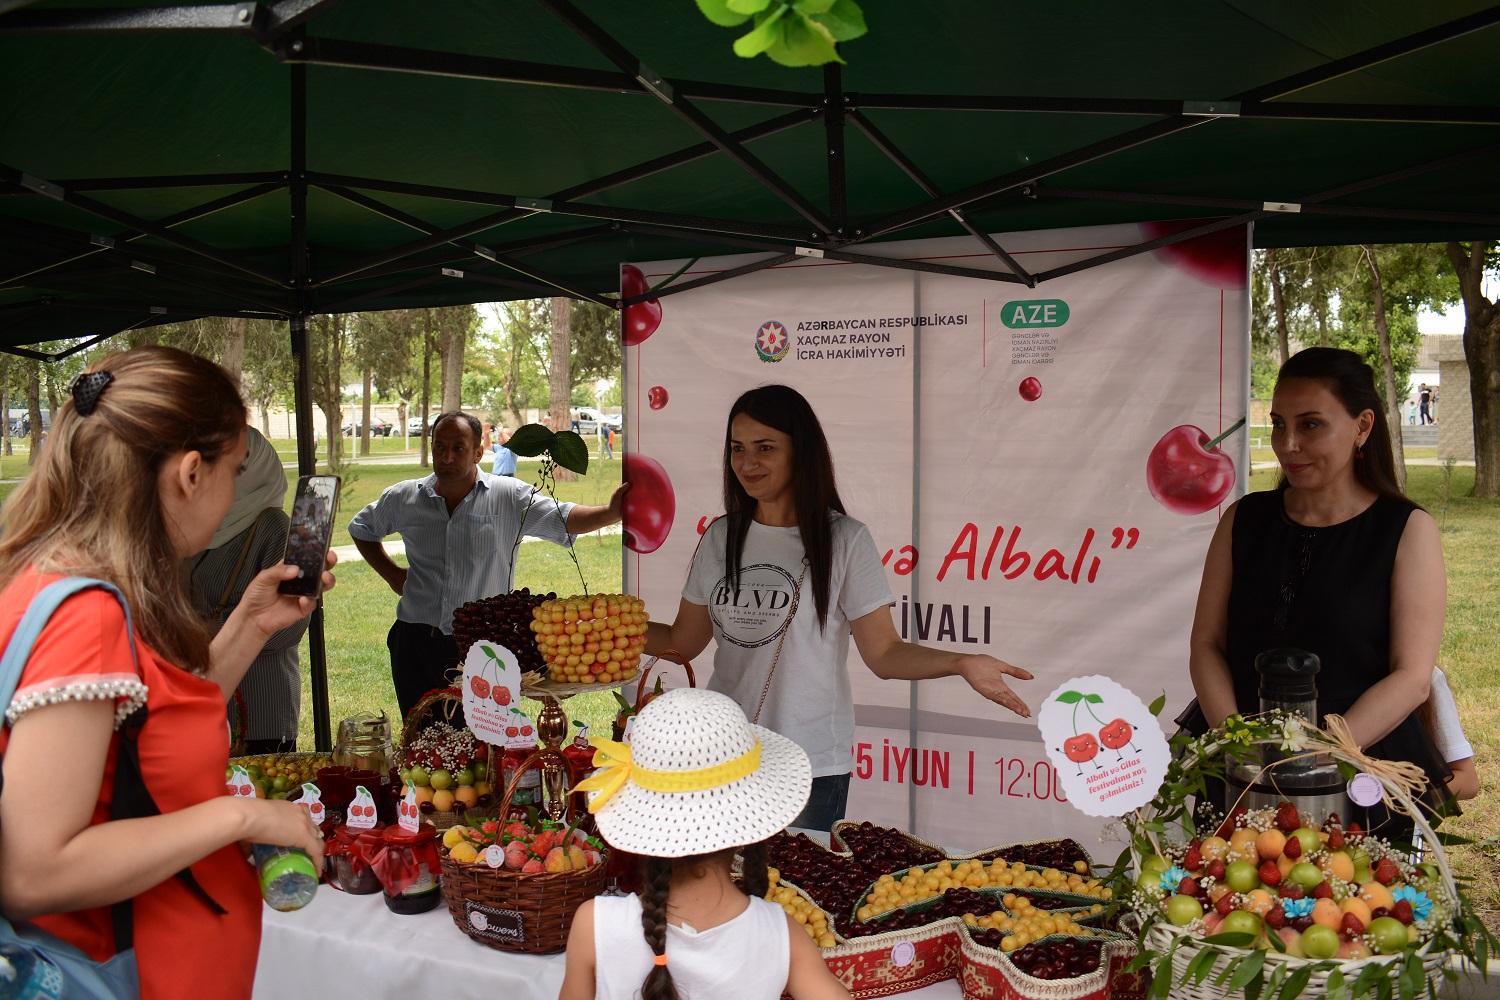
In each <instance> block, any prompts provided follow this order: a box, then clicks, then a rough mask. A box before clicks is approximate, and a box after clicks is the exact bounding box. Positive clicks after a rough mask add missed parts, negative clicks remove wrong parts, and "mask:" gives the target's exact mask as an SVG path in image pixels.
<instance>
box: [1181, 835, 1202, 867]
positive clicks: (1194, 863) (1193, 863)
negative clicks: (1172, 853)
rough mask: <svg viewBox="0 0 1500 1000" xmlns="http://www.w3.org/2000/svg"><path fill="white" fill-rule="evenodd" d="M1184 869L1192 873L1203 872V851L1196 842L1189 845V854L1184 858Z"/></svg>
mask: <svg viewBox="0 0 1500 1000" xmlns="http://www.w3.org/2000/svg"><path fill="white" fill-rule="evenodd" d="M1182 867H1184V868H1186V869H1187V870H1188V871H1190V872H1196V871H1202V870H1203V851H1202V850H1201V849H1200V848H1199V847H1198V842H1197V841H1196V840H1195V841H1193V842H1192V843H1191V844H1189V845H1188V849H1187V854H1185V855H1183V858H1182Z"/></svg>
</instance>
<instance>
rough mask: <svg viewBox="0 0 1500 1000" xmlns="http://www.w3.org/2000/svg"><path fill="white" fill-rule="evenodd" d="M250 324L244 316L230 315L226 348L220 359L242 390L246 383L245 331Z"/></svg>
mask: <svg viewBox="0 0 1500 1000" xmlns="http://www.w3.org/2000/svg"><path fill="white" fill-rule="evenodd" d="M249 326H250V321H249V320H248V319H245V318H244V317H242V316H233V317H230V319H229V331H228V333H227V335H226V336H225V337H224V350H223V354H222V355H221V359H220V361H219V366H220V367H221V368H223V369H224V370H225V371H226V372H228V373H229V377H230V378H232V379H234V384H235V385H237V386H239V387H240V388H241V391H243V390H244V385H245V380H244V377H243V373H244V368H245V331H246V329H248V328H249Z"/></svg>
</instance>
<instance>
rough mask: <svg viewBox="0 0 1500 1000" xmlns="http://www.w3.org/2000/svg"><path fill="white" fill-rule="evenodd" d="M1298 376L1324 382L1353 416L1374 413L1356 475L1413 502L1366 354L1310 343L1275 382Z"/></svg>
mask: <svg viewBox="0 0 1500 1000" xmlns="http://www.w3.org/2000/svg"><path fill="white" fill-rule="evenodd" d="M1297 378H1305V379H1316V380H1317V381H1319V382H1322V383H1323V384H1324V385H1325V386H1327V387H1328V391H1329V392H1331V393H1333V395H1334V397H1335V398H1336V399H1338V401H1339V403H1340V404H1341V405H1342V406H1343V407H1344V411H1345V412H1346V413H1348V414H1349V416H1351V417H1358V416H1359V415H1360V414H1361V413H1363V412H1364V411H1365V410H1369V411H1370V412H1372V413H1374V414H1375V422H1374V424H1373V425H1372V426H1371V427H1370V436H1369V437H1368V438H1366V439H1365V443H1364V446H1363V447H1361V449H1360V452H1361V454H1362V455H1363V458H1361V459H1360V460H1359V461H1356V462H1355V463H1354V478H1355V479H1357V480H1358V481H1359V483H1360V485H1362V486H1364V487H1365V488H1366V489H1368V490H1371V491H1373V492H1375V493H1377V494H1379V495H1380V496H1383V497H1391V498H1392V499H1395V500H1405V501H1407V502H1408V503H1410V502H1411V500H1410V499H1409V498H1408V497H1407V495H1406V494H1405V493H1403V492H1402V491H1401V487H1400V486H1399V485H1397V481H1396V459H1395V456H1394V455H1393V454H1392V451H1391V428H1390V425H1389V424H1388V423H1387V422H1386V419H1385V404H1384V403H1382V402H1381V400H1380V394H1379V393H1378V392H1376V391H1375V372H1374V370H1373V369H1372V368H1371V367H1370V366H1369V365H1367V364H1365V360H1364V358H1361V357H1360V356H1359V355H1358V354H1355V353H1354V352H1353V351H1346V350H1343V349H1341V348H1337V347H1309V348H1307V349H1306V350H1302V351H1298V352H1297V353H1296V354H1293V355H1292V356H1291V357H1290V358H1288V359H1287V362H1286V364H1284V365H1282V366H1281V371H1280V372H1278V373H1277V375H1276V385H1277V387H1278V388H1279V387H1280V386H1281V383H1283V382H1286V381H1287V380H1289V379H1297ZM1282 485H1283V486H1285V485H1286V477H1285V475H1283V476H1282Z"/></svg>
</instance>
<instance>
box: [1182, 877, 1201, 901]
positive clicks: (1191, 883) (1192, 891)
mask: <svg viewBox="0 0 1500 1000" xmlns="http://www.w3.org/2000/svg"><path fill="white" fill-rule="evenodd" d="M1177 891H1178V893H1180V894H1181V895H1183V896H1196V895H1198V894H1199V893H1200V892H1202V891H1203V890H1202V889H1201V888H1200V887H1199V886H1198V880H1197V879H1195V878H1193V876H1191V875H1185V876H1183V879H1182V881H1181V882H1178V883H1177Z"/></svg>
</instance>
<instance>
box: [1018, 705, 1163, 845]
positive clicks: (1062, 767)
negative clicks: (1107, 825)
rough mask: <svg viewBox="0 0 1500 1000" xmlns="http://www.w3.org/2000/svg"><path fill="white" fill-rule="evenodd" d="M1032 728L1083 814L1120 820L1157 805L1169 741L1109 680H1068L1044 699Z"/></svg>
mask: <svg viewBox="0 0 1500 1000" xmlns="http://www.w3.org/2000/svg"><path fill="white" fill-rule="evenodd" d="M1037 725H1038V726H1039V727H1040V729H1041V731H1042V739H1043V741H1044V742H1045V743H1046V747H1047V756H1048V757H1050V758H1051V759H1052V764H1053V766H1054V767H1056V768H1057V777H1058V780H1059V781H1060V782H1061V783H1062V785H1063V789H1064V790H1065V791H1066V793H1067V796H1068V801H1069V802H1070V803H1072V804H1073V806H1074V807H1075V808H1077V809H1078V810H1080V811H1081V812H1084V813H1086V814H1088V815H1090V816H1122V815H1124V814H1125V813H1127V812H1129V811H1130V810H1132V809H1136V808H1138V807H1140V806H1143V805H1145V804H1146V803H1147V802H1150V801H1151V800H1152V799H1153V798H1155V797H1156V792H1157V790H1158V789H1159V788H1160V787H1161V783H1162V780H1163V779H1164V778H1165V777H1166V773H1167V764H1168V763H1169V762H1170V759H1171V757H1170V754H1169V752H1168V750H1167V740H1166V737H1165V736H1163V735H1162V731H1161V727H1160V726H1159V725H1158V724H1157V722H1156V717H1155V716H1153V715H1152V714H1151V710H1150V709H1148V708H1147V707H1146V705H1145V703H1144V702H1142V701H1141V699H1139V698H1137V697H1136V696H1135V694H1134V693H1133V692H1132V691H1130V690H1129V689H1127V688H1124V687H1121V686H1120V685H1119V684H1117V683H1115V682H1114V681H1113V680H1110V679H1109V678H1108V677H1101V676H1098V675H1094V676H1090V677H1074V678H1072V679H1071V680H1068V681H1065V682H1063V684H1062V685H1061V686H1060V687H1058V688H1057V689H1056V690H1055V691H1053V692H1052V693H1051V694H1049V695H1048V696H1047V701H1046V703H1045V704H1044V705H1043V706H1042V710H1041V712H1040V713H1038V717H1037Z"/></svg>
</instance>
